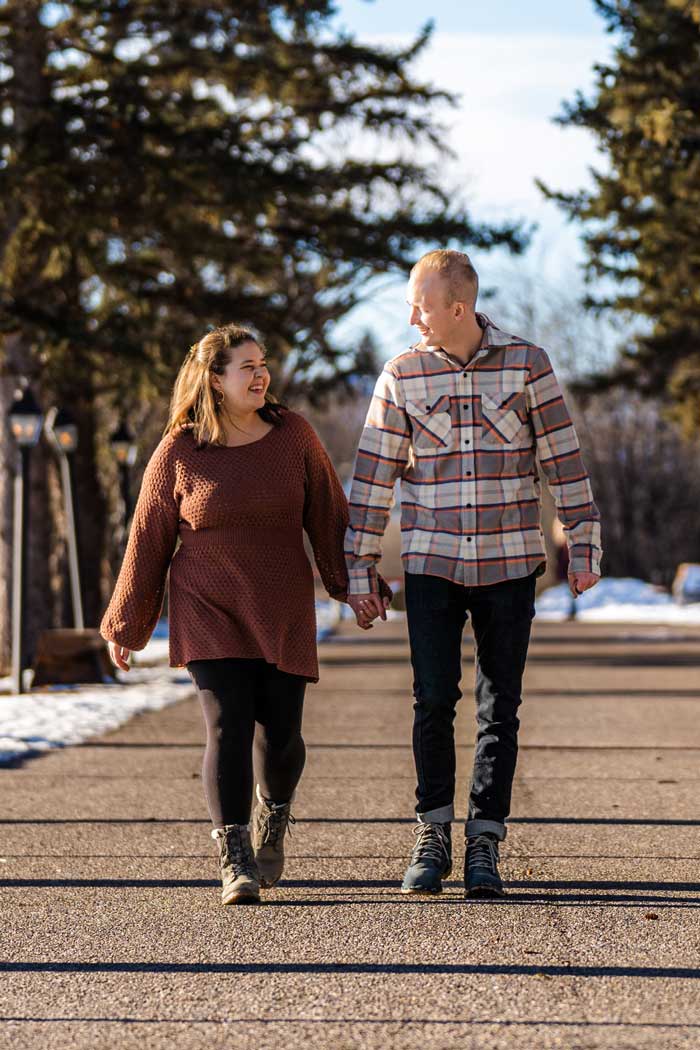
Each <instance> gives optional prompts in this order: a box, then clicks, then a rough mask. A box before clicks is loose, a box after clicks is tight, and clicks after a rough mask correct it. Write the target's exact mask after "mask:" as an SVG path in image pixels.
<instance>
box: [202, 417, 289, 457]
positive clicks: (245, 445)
mask: <svg viewBox="0 0 700 1050" xmlns="http://www.w3.org/2000/svg"><path fill="white" fill-rule="evenodd" d="M273 430H277V427H276V426H275V424H274V423H272V424H271V425H270V429H269V430H268V432H267V434H263V436H262V437H261V438H256V439H255V441H245V442H244V443H243V444H242V445H214V446H213V447H214V448H225V449H226V450H227V451H229V452H231V451H232V450H233V449H240V448H251V446H252V445H260V444H262V442H263V441H265V440H266V439H267V438H269V436H270V434H271V433H272V431H273Z"/></svg>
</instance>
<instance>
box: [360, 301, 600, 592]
mask: <svg viewBox="0 0 700 1050" xmlns="http://www.w3.org/2000/svg"><path fill="white" fill-rule="evenodd" d="M477 320H478V322H479V325H480V326H481V327H482V329H483V337H482V341H481V346H480V348H479V350H477V352H476V353H475V354H474V356H473V357H472V358H471V360H470V361H469V362H468V363H467V364H463V363H462V362H460V361H458V360H457V359H456V358H454V357H452V356H451V355H450V354H448V353H447V352H446V351H444V350H441V349H436V350H433V349H430V348H428V349H423V348H421V347H418V348H413V349H411V350H408V351H406V352H405V353H402V354H399V355H398V356H396V357H394V358H392V359H391V360H390V361H388V362H387V364H386V365H385V367H384V370H383V372H382V374H381V376H380V377H379V379H378V380H377V385H376V387H375V390H374V395H373V397H372V402H371V404H370V408H369V412H368V415H367V419H366V422H365V426H364V430H363V432H362V437H361V439H360V444H359V448H358V453H357V459H356V463H355V474H354V478H353V483H352V490H351V494H350V524H349V526H348V529H347V532H346V536H345V553H346V558H347V564H348V573H349V577H350V593H351V594H362V593H367V592H376V591H377V570H376V565H377V562H378V560H379V558H380V556H381V540H382V536H383V535H384V530H385V528H386V525H387V522H388V519H389V513H390V510H391V507H392V505H393V502H394V486H395V483H396V481H397V479H399V478H400V479H401V535H402V550H401V555H402V560H403V564H404V568H405V570H406V571H407V572H410V573H426V574H428V575H431V576H442V577H445V578H447V579H449V580H453V581H454V582H455V583H459V584H462V585H464V586H470V587H471V586H483V585H486V584H493V583H499V582H501V581H502V580H508V579H515V578H518V577H521V576H527V575H529V574H530V573H532V572H534V571H535V570H537V571H538V573H542V572H544V569H545V546H544V535H543V533H542V529H541V525H540V482H539V477H538V471H537V466H536V457H537V458H538V459H539V463H540V467H541V469H542V473H543V474H544V476H545V478H546V480H547V483H548V485H549V488H550V490H551V492H552V495H553V497H554V501H555V503H556V506H557V511H558V515H559V518H560V520H561V522H562V524H563V526H564V529H565V532H566V537H567V543H568V546H569V559H570V562H569V566H570V571H573V572H592V573H600V559H601V555H602V550H601V546H600V515H599V513H598V510H597V508H596V505H595V503H594V502H593V494H592V492H591V486H590V482H589V479H588V475H587V473H586V469H585V467H584V465H583V461H582V459H581V453H580V451H579V443H578V439H577V437H576V432H575V430H574V427H573V424H572V422H571V418H570V416H569V413H568V410H567V408H566V405H565V403H564V398H563V397H562V392H561V389H560V387H559V383H558V382H557V379H556V376H555V375H554V371H553V369H552V366H551V364H550V361H549V358H548V356H547V354H546V352H545V351H544V350H542V349H541V348H540V347H537V346H534V345H533V344H532V343H528V342H527V341H526V340H524V339H520V338H518V337H517V336H512V335H507V334H506V333H505V332H502V331H500V329H498V328H497V327H496V326H495V325H494V324H493V323H492V322H491V321H489V319H488V318H487V317H486V316H484V315H483V314H477Z"/></svg>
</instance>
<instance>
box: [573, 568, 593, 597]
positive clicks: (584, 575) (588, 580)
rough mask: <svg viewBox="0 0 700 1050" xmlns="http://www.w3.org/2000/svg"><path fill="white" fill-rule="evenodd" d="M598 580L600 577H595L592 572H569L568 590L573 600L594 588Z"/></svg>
mask: <svg viewBox="0 0 700 1050" xmlns="http://www.w3.org/2000/svg"><path fill="white" fill-rule="evenodd" d="M599 579H600V576H598V575H596V573H594V572H570V573H569V590H570V591H571V593H572V594H573V596H574V598H578V596H579V594H583V592H584V591H588V590H590V588H591V587H595V585H596V583H597V582H598V580H599Z"/></svg>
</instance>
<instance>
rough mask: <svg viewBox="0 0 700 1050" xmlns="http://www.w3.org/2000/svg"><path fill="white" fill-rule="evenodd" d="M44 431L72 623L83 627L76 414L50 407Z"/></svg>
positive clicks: (80, 628) (80, 627)
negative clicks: (60, 516)
mask: <svg viewBox="0 0 700 1050" xmlns="http://www.w3.org/2000/svg"><path fill="white" fill-rule="evenodd" d="M45 430H46V433H47V435H48V437H49V439H50V440H51V442H52V444H53V446H54V448H55V449H56V451H57V452H58V461H59V465H60V470H61V484H62V486H63V499H64V502H65V507H66V524H67V537H66V539H67V545H68V570H69V574H70V588H71V600H72V605H73V626H74V627H75V628H77V629H79V630H82V629H83V627H84V626H85V625H84V621H83V602H82V597H81V594H80V570H79V563H78V536H77V530H76V523H75V512H74V508H73V454H74V452H75V450H76V449H77V447H78V427H77V424H76V421H75V417H74V416H73V415H72V414H71V413H70V412H69V411H68V409H65V408H51V409H49V411H48V414H47V416H46V426H45Z"/></svg>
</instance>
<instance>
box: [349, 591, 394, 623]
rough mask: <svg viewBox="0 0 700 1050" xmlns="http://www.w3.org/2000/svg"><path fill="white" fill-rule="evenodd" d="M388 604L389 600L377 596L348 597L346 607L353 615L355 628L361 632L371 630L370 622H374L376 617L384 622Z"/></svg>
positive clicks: (350, 595) (358, 595)
mask: <svg viewBox="0 0 700 1050" xmlns="http://www.w3.org/2000/svg"><path fill="white" fill-rule="evenodd" d="M390 602H391V599H390V598H388V597H385V598H380V596H379V595H378V594H349V595H348V605H349V606H350V608H351V609H352V611H353V612H354V613H355V619H356V620H357V626H358V627H361V628H362V630H363V631H369V630H371V629H372V621H373V620H376V619H377V617H378V616H379V617H381V619H382V620H386V611H387V609H388V608H389V603H390Z"/></svg>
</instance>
